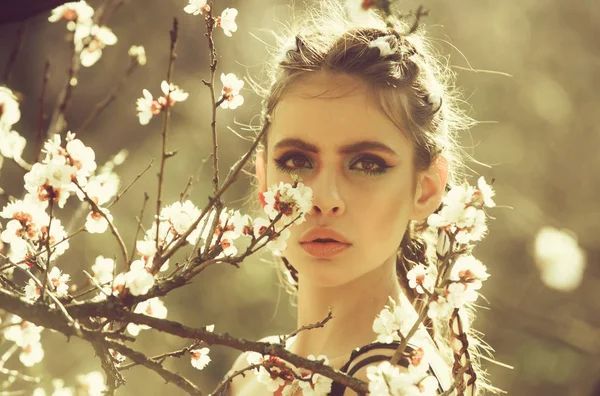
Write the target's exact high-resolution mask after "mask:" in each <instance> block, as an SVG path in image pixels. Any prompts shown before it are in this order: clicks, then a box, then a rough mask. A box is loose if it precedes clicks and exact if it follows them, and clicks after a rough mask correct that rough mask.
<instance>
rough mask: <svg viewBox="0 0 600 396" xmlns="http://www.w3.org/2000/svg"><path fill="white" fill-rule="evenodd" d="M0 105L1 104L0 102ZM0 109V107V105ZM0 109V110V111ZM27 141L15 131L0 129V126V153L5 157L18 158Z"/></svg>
mask: <svg viewBox="0 0 600 396" xmlns="http://www.w3.org/2000/svg"><path fill="white" fill-rule="evenodd" d="M0 106H2V104H1V103H0ZM0 109H1V107H0ZM1 111H2V110H0V113H1ZM26 143H27V141H26V140H25V138H24V137H23V136H21V135H19V133H18V132H17V131H8V130H6V131H5V130H3V129H1V126H0V154H2V155H3V156H4V157H6V158H14V159H19V158H21V155H22V154H23V150H24V149H25V144H26Z"/></svg>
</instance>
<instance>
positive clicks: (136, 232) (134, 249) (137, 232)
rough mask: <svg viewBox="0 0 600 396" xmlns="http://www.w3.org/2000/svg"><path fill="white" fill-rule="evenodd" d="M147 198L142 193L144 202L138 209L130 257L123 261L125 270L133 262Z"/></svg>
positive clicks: (146, 195) (127, 269)
mask: <svg viewBox="0 0 600 396" xmlns="http://www.w3.org/2000/svg"><path fill="white" fill-rule="evenodd" d="M149 199H150V197H149V196H148V194H146V193H144V202H143V203H142V210H141V211H140V216H139V218H138V220H137V226H136V227H135V235H134V236H133V248H132V249H131V257H130V258H129V260H127V262H126V263H125V270H126V271H129V267H130V266H131V263H132V262H133V258H134V257H135V252H136V250H137V239H138V235H139V234H140V229H142V221H143V220H144V211H145V210H146V204H147V203H148V200H149ZM142 231H143V229H142Z"/></svg>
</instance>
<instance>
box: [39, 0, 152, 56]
mask: <svg viewBox="0 0 600 396" xmlns="http://www.w3.org/2000/svg"><path fill="white" fill-rule="evenodd" d="M93 17H94V9H93V8H92V7H91V6H90V5H89V4H87V3H86V2H85V1H74V2H69V3H65V4H63V5H60V6H58V7H56V8H54V9H53V10H52V14H51V15H50V16H49V17H48V21H50V22H58V21H60V20H66V21H67V30H69V31H71V32H73V40H74V44H75V51H76V52H77V54H78V55H79V59H80V61H81V65H82V66H85V67H90V66H93V65H94V64H95V63H96V62H98V60H99V59H100V57H101V56H102V50H103V49H104V48H105V47H106V46H107V45H115V44H116V43H117V36H115V34H114V33H113V32H112V30H111V29H110V28H108V27H106V26H99V25H97V24H96V23H95V22H94V18H93ZM140 64H141V63H140Z"/></svg>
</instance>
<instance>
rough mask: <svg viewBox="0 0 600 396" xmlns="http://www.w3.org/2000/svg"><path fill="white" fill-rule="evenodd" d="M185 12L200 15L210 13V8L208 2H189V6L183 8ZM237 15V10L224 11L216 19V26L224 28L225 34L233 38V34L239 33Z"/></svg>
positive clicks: (200, 0)
mask: <svg viewBox="0 0 600 396" xmlns="http://www.w3.org/2000/svg"><path fill="white" fill-rule="evenodd" d="M183 11H185V12H187V13H188V14H191V15H200V14H204V13H209V12H210V6H209V5H208V4H206V0H189V2H188V5H187V6H185V7H184V8H183ZM237 14H238V10H236V9H235V8H226V9H224V10H223V12H222V13H221V16H218V17H216V18H214V23H215V26H217V27H220V28H222V29H223V33H225V35H226V36H229V37H231V36H232V35H231V33H235V32H236V31H237V23H236V21H235V18H236V17H237Z"/></svg>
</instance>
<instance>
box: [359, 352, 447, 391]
mask: <svg viewBox="0 0 600 396" xmlns="http://www.w3.org/2000/svg"><path fill="white" fill-rule="evenodd" d="M424 356H425V355H424V353H423V350H422V349H418V350H416V351H413V352H412V353H411V357H410V359H409V361H410V363H409V365H408V369H407V370H406V371H401V370H400V367H398V366H394V365H392V364H391V363H390V362H388V361H384V362H382V363H381V364H379V365H377V366H369V367H367V378H368V379H369V394H371V395H376V396H396V395H415V396H417V395H418V396H437V395H438V392H437V389H438V381H437V379H436V378H435V377H434V376H433V375H429V374H428V373H427V369H428V367H429V364H428V363H427V360H426V359H425V358H424Z"/></svg>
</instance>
